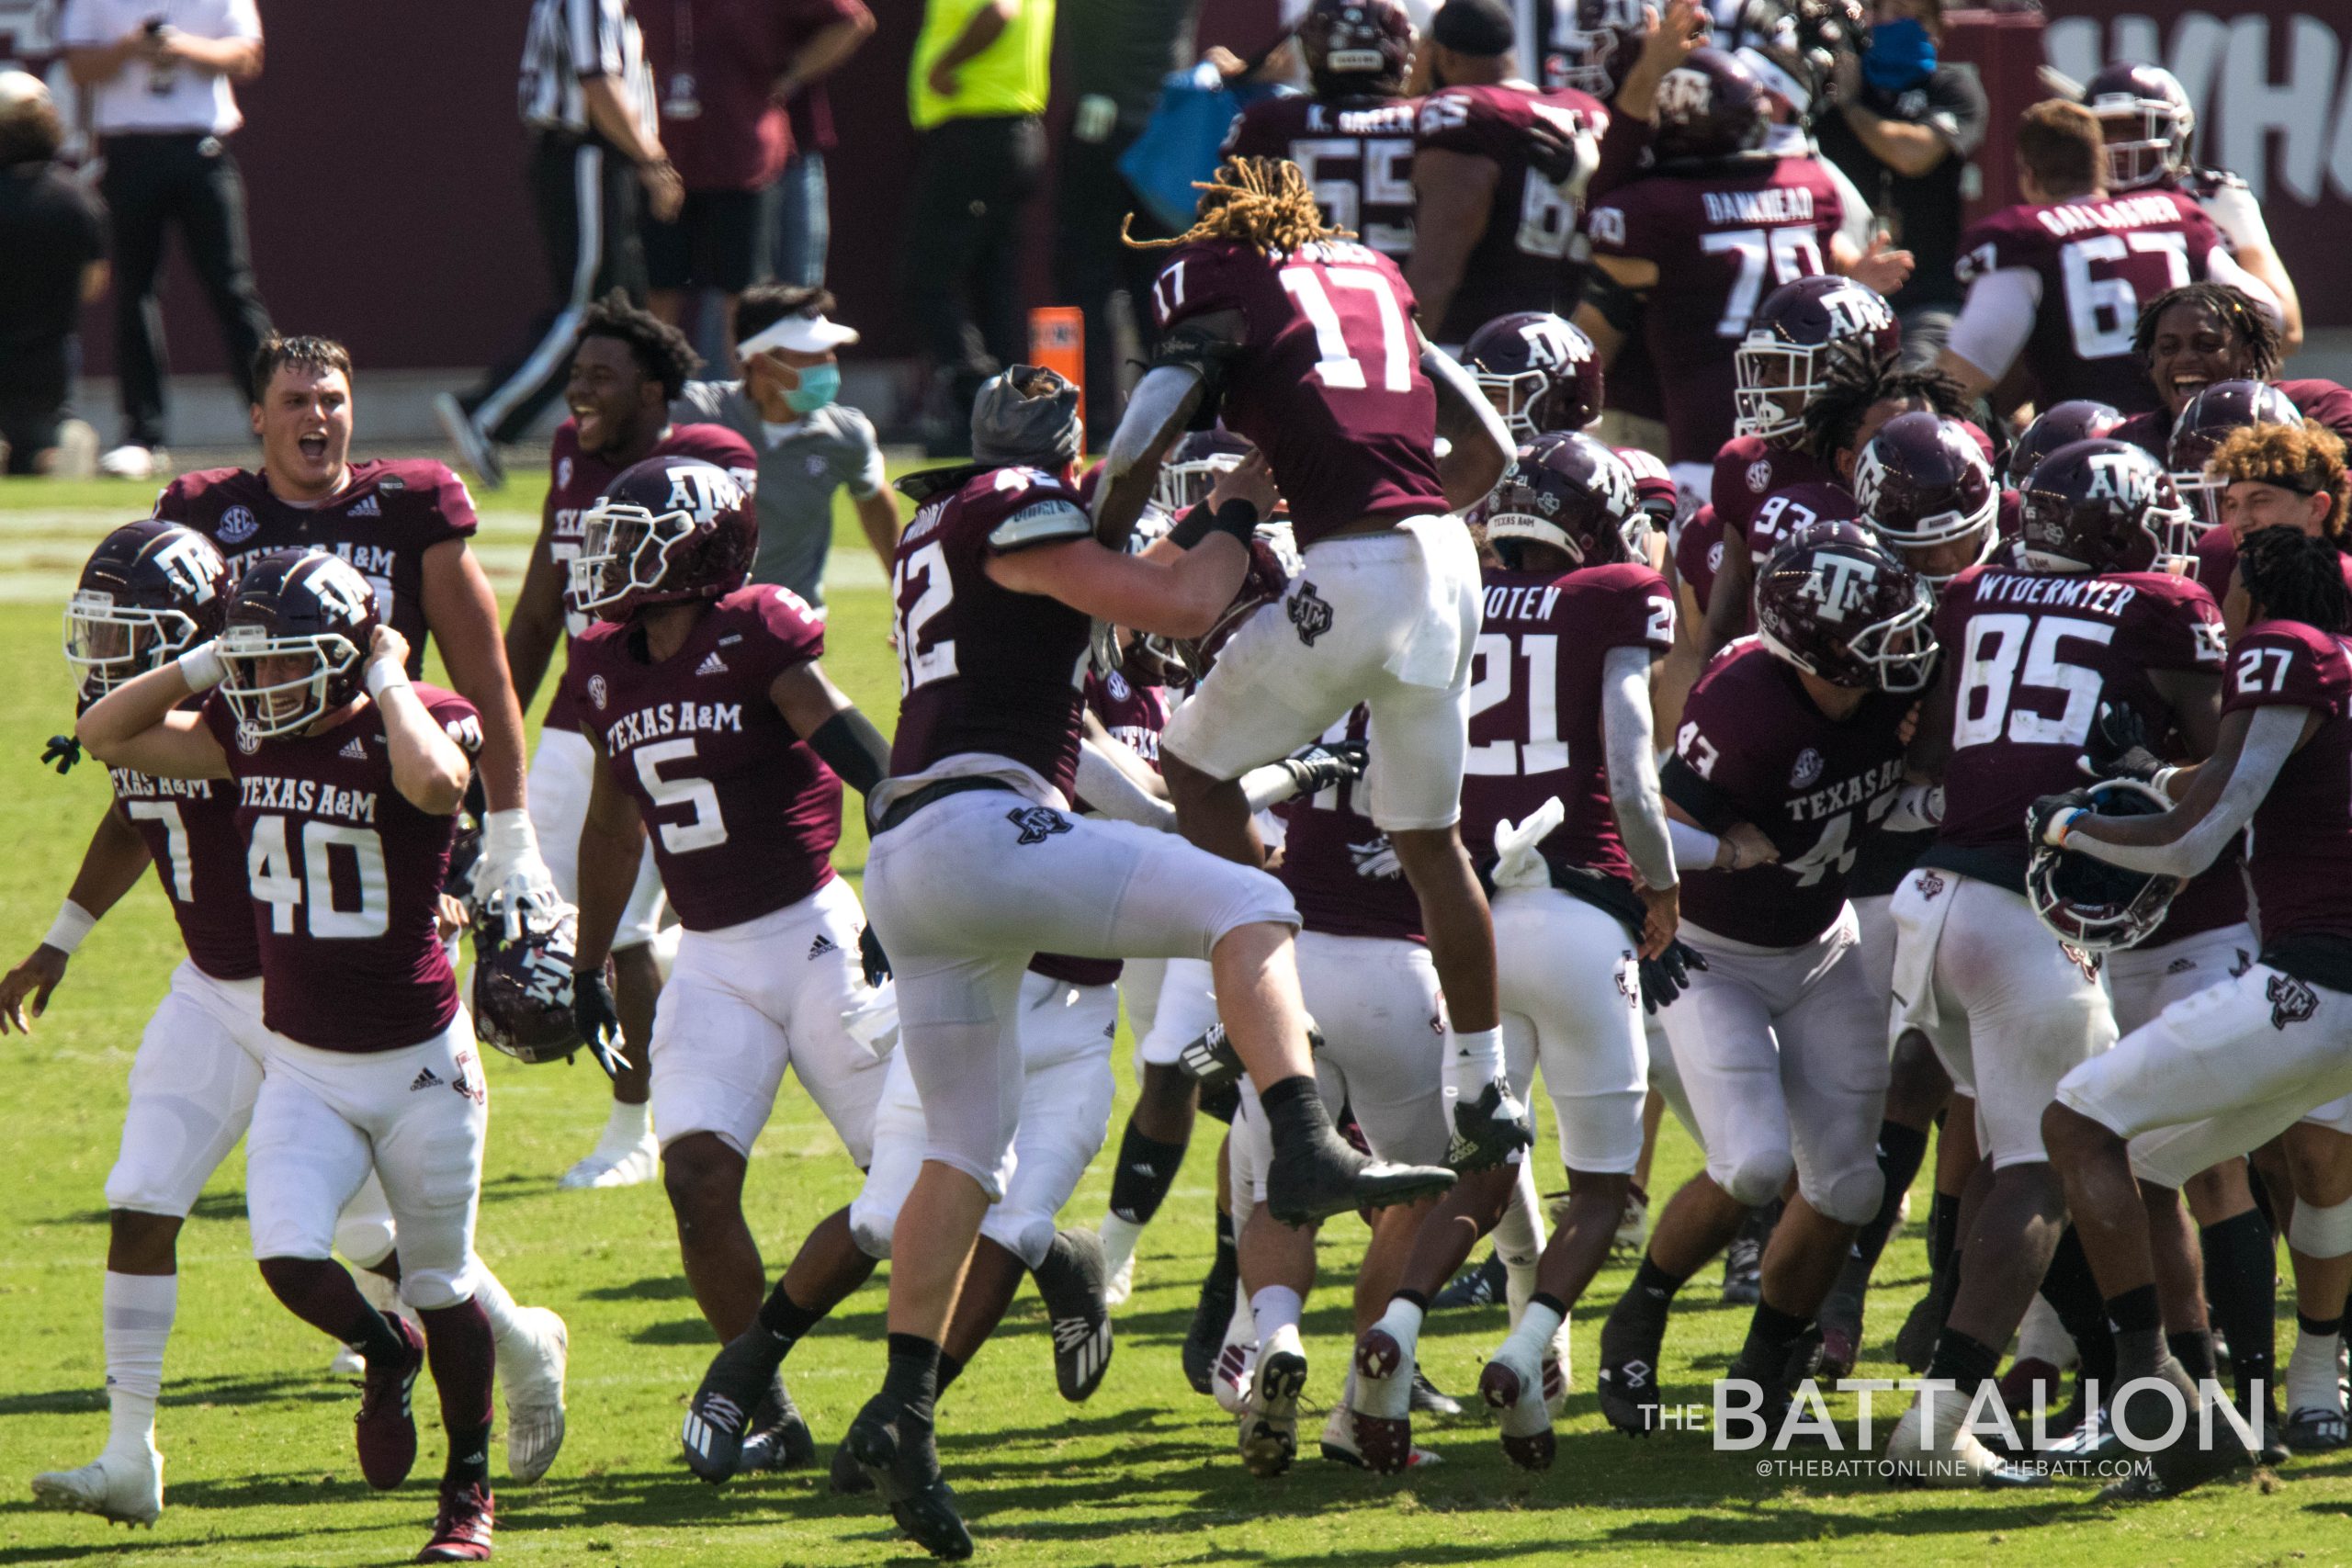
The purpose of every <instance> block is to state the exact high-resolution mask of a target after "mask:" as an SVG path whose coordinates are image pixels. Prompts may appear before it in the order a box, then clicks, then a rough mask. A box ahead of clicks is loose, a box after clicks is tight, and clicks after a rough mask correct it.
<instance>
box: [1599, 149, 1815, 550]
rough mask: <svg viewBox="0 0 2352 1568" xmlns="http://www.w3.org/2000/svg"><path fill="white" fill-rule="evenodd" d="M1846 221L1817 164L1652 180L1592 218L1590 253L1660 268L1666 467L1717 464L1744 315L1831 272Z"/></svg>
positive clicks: (1657, 351) (1760, 165)
mask: <svg viewBox="0 0 2352 1568" xmlns="http://www.w3.org/2000/svg"><path fill="white" fill-rule="evenodd" d="M1844 218H1845V208H1844V205H1843V204H1842V203H1841V202H1840V201H1839V200H1838V188H1837V186H1834V185H1832V184H1831V183H1830V180H1829V176H1828V175H1827V174H1826V172H1825V171H1824V170H1823V169H1822V167H1821V165H1820V164H1819V163H1818V162H1816V161H1815V160H1814V159H1812V158H1772V159H1765V160H1759V161H1757V162H1755V163H1744V164H1732V165H1728V166H1725V167H1723V168H1720V169H1717V170H1713V171H1710V172H1708V173H1705V174H1691V175H1651V176H1649V177H1648V178H1646V179H1640V180H1635V181H1634V183H1633V184H1631V185H1628V186H1623V187H1622V188H1620V189H1618V190H1616V191H1614V192H1611V194H1610V196H1609V197H1607V199H1605V200H1603V201H1601V202H1600V204H1599V205H1597V206H1596V207H1594V208H1593V209H1592V210H1591V211H1590V212H1589V213H1588V214H1587V215H1586V219H1585V230H1586V232H1587V233H1588V234H1589V235H1590V236H1591V239H1592V254H1594V255H1596V256H1623V257H1625V258H1627V259H1629V260H1635V261H1647V262H1653V263H1655V264H1657V269H1658V276H1657V283H1656V284H1655V285H1654V286H1653V287H1652V288H1651V289H1650V291H1649V297H1648V299H1647V301H1646V303H1645V306H1644V308H1643V311H1642V331H1643V335H1644V337H1645V339H1646V341H1647V343H1648V344H1649V354H1650V361H1651V363H1652V364H1654V365H1656V366H1657V367H1659V369H1660V371H1661V376H1660V381H1661V384H1662V387H1663V389H1664V393H1665V400H1666V423H1667V437H1668V454H1667V455H1668V458H1669V459H1670V460H1672V461H1674V462H1677V463H1704V462H1708V461H1711V460H1712V459H1713V457H1715V456H1716V454H1718V453H1720V452H1721V451H1722V450H1723V448H1724V443H1725V442H1726V441H1729V440H1730V439H1731V435H1732V416H1733V412H1734V409H1733V397H1732V390H1733V388H1734V387H1735V386H1736V382H1737V377H1736V373H1735V370H1734V367H1733V355H1734V354H1735V353H1736V350H1737V349H1738V347H1739V344H1740V342H1741V340H1742V339H1744V338H1746V337H1747V322H1748V318H1749V317H1751V316H1752V315H1754V314H1755V311H1756V307H1757V305H1758V302H1760V301H1761V300H1762V299H1763V298H1764V296H1765V295H1766V294H1768V293H1770V292H1771V291H1772V290H1773V289H1774V288H1779V287H1780V286H1781V284H1783V283H1787V282H1790V281H1792V279H1795V278H1799V277H1807V276H1813V275H1814V274H1816V273H1820V272H1825V271H1826V270H1828V258H1829V243H1830V240H1831V238H1832V237H1833V236H1835V235H1836V233H1837V232H1838V225H1839V224H1840V223H1841V222H1842V221H1843V220H1844ZM1715 502H1716V504H1717V505H1718V506H1720V505H1722V503H1723V498H1722V497H1721V496H1717V497H1716V498H1715Z"/></svg>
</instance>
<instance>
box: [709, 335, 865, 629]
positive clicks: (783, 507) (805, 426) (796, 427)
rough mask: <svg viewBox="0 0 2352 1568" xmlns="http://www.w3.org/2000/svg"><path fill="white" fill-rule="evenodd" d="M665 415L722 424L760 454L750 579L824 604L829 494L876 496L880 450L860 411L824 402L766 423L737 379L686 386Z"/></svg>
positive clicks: (830, 510) (830, 509) (830, 535)
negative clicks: (843, 490)
mask: <svg viewBox="0 0 2352 1568" xmlns="http://www.w3.org/2000/svg"><path fill="white" fill-rule="evenodd" d="M670 417H671V418H672V419H673V420H678V421H680V422H683V423H695V422H707V423H711V424H723V425H725V426H726V427H727V428H728V429H729V430H731V431H733V432H735V434H738V435H741V437H742V438H743V439H744V440H746V441H748V442H750V443H751V444H752V451H754V452H756V453H758V454H759V457H760V481H759V489H758V491H756V492H755V495H754V498H753V500H754V505H755V509H756V510H757V512H758V513H759V519H760V553H759V556H758V558H756V559H755V560H754V561H753V562H752V581H754V582H775V583H781V584H783V585H784V586H785V587H786V588H789V589H791V590H792V591H793V592H795V593H797V594H799V595H800V597H802V598H803V599H806V600H807V601H809V604H813V605H818V606H822V605H823V604H824V602H825V596H824V577H825V557H826V555H827V553H828V552H830V551H831V548H832V545H833V491H835V490H837V489H839V488H840V487H841V486H842V485H847V486H848V487H849V493H850V494H851V495H852V496H853V497H854V498H855V499H856V500H859V501H868V500H871V499H872V498H874V497H875V496H876V495H879V494H881V493H882V487H883V484H884V475H883V470H882V448H881V446H880V445H879V444H878V443H876V440H875V439H874V424H873V422H872V421H871V420H868V419H867V418H866V417H865V415H864V414H862V413H860V412H857V411H856V410H855V409H853V408H843V407H842V405H841V404H839V403H829V404H827V405H826V406H825V407H823V408H820V409H819V410H818V411H817V412H814V413H811V414H804V415H803V416H801V417H800V418H799V419H797V420H795V421H794V422H793V423H790V424H774V425H772V424H770V423H767V422H766V421H765V420H764V419H763V418H762V417H761V415H760V410H759V405H758V404H756V403H754V402H752V400H751V399H750V398H748V397H746V396H744V394H743V383H742V382H741V381H689V382H687V383H686V389H685V392H684V395H683V396H681V397H680V398H679V399H678V400H677V401H675V402H674V403H672V404H671V405H670Z"/></svg>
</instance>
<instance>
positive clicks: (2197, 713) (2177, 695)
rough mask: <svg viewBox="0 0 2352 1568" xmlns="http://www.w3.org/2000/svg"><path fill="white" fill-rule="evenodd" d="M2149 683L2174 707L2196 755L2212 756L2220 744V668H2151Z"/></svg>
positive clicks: (2177, 723) (2182, 732)
mask: <svg viewBox="0 0 2352 1568" xmlns="http://www.w3.org/2000/svg"><path fill="white" fill-rule="evenodd" d="M2148 681H2149V683H2150V684H2152V685H2154V687H2155V688H2156V694H2157V695H2158V696H2160V697H2162V698H2164V700H2165V705H2167V706H2168V707H2170V708H2171V709H2172V716H2173V723H2174V725H2175V726H2176V727H2177V728H2178V729H2179V731H2180V736H2181V739H2182V740H2183V741H2185V742H2186V743H2187V744H2188V754H2189V755H2190V756H2192V757H2210V756H2211V755H2212V754H2213V748H2214V747H2215V746H2216V745H2217V744H2219V743H2220V740H2221V729H2222V672H2221V671H2218V670H2212V671H2207V670H2151V671H2148Z"/></svg>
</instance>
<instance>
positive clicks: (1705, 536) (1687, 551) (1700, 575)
mask: <svg viewBox="0 0 2352 1568" xmlns="http://www.w3.org/2000/svg"><path fill="white" fill-rule="evenodd" d="M1723 564H1724V525H1723V519H1722V518H1720V517H1718V516H1716V515H1715V509H1714V508H1713V507H1712V506H1702V507H1701V508H1699V510H1698V511H1696V512H1694V513H1691V515H1690V517H1689V518H1688V519H1687V520H1686V521H1685V522H1684V523H1683V525H1682V531H1681V532H1680V533H1679V534H1678V535H1676V536H1675V539H1674V575H1675V576H1677V577H1679V578H1680V579H1681V580H1682V581H1685V582H1687V583H1689V584H1690V585H1691V599H1692V600H1693V601H1695V602H1696V603H1697V604H1698V606H1699V614H1701V615H1705V614H1706V613H1707V602H1708V601H1709V600H1710V599H1711V598H1713V595H1714V592H1715V573H1716V572H1718V571H1720V570H1723Z"/></svg>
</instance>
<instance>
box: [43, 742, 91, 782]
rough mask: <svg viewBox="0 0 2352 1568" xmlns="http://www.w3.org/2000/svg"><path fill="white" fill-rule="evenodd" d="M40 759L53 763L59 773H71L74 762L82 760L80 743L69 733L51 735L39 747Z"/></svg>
mask: <svg viewBox="0 0 2352 1568" xmlns="http://www.w3.org/2000/svg"><path fill="white" fill-rule="evenodd" d="M40 760H41V761H44V762H49V763H52V764H54V765H55V767H56V769H57V771H58V773H60V774H61V775H62V774H64V773H72V772H73V771H74V763H76V762H78V761H81V760H82V743H81V742H80V741H79V740H76V739H74V737H72V736H70V735H52V736H51V737H50V738H49V744H48V745H46V746H44V747H42V748H41V749H40Z"/></svg>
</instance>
